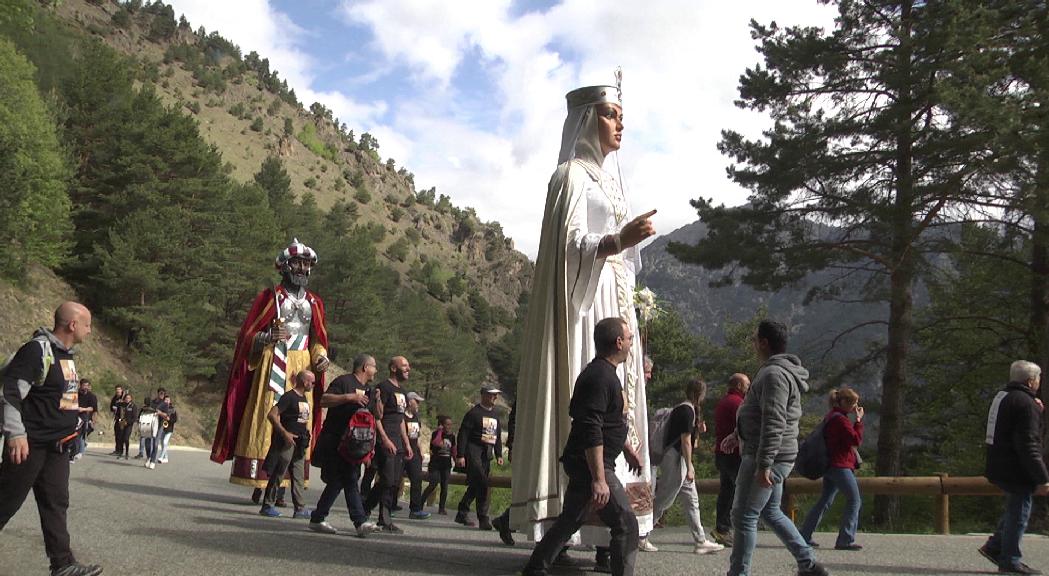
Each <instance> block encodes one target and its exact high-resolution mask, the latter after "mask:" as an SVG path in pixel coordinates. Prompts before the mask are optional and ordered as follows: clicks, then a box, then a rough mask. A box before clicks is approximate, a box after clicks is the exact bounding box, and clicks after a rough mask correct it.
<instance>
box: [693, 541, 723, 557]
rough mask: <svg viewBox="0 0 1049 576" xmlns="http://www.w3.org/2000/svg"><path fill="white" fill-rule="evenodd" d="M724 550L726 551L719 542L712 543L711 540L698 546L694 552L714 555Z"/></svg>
mask: <svg viewBox="0 0 1049 576" xmlns="http://www.w3.org/2000/svg"><path fill="white" fill-rule="evenodd" d="M724 549H725V547H724V546H722V545H721V544H718V543H717V542H711V541H710V540H704V541H702V542H700V543H699V544H696V547H695V548H694V549H693V550H692V551H693V552H695V553H696V554H713V553H714V552H718V551H719V550H724Z"/></svg>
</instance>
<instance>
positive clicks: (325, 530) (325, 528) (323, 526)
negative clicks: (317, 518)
mask: <svg viewBox="0 0 1049 576" xmlns="http://www.w3.org/2000/svg"><path fill="white" fill-rule="evenodd" d="M310 530H313V531H314V532H320V533H321V534H338V533H339V531H338V530H336V529H335V527H334V526H332V525H331V524H328V523H327V522H310Z"/></svg>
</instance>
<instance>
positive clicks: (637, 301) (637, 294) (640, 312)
mask: <svg viewBox="0 0 1049 576" xmlns="http://www.w3.org/2000/svg"><path fill="white" fill-rule="evenodd" d="M634 308H637V319H638V323H640V324H641V325H642V326H644V325H645V324H648V323H649V321H651V320H652V319H654V318H655V317H657V316H659V313H660V311H661V310H660V308H659V304H657V303H656V295H655V293H654V292H652V290H649V289H648V288H647V287H645V288H636V289H635V290H634Z"/></svg>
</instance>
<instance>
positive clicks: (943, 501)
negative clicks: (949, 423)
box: [448, 473, 1002, 534]
mask: <svg viewBox="0 0 1049 576" xmlns="http://www.w3.org/2000/svg"><path fill="white" fill-rule="evenodd" d="M856 482H857V484H859V486H860V493H861V494H873V495H881V496H933V497H935V498H936V527H935V528H936V532H937V533H938V534H950V533H951V502H950V497H951V496H1001V495H1002V490H1001V489H1000V488H998V487H997V486H995V485H994V484H991V483H990V482H988V481H987V479H986V478H984V477H982V476H950V475H948V474H939V475H937V476H859V477H857V478H856ZM448 483H449V484H458V485H460V486H465V485H466V475H465V474H459V473H455V474H452V475H451V477H450V478H449V480H448ZM489 485H490V486H491V487H492V488H509V487H510V477H509V476H492V477H490V478H489ZM696 488H697V489H698V491H699V493H700V494H717V493H718V489H719V488H720V483H719V481H718V480H717V479H710V478H701V479H698V480H696ZM822 491H823V481H822V480H809V479H807V478H796V477H791V478H787V483H786V485H785V486H784V490H783V492H784V493H783V509H784V510H785V511H786V512H787V513H788V514H789V515H790V517H791V519H793V518H794V517H795V516H796V515H797V510H798V508H797V505H796V503H795V500H794V497H795V496H797V495H799V494H819V493H820V492H822Z"/></svg>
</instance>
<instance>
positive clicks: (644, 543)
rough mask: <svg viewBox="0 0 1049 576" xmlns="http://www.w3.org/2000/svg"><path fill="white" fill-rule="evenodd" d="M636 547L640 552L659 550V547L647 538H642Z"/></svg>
mask: <svg viewBox="0 0 1049 576" xmlns="http://www.w3.org/2000/svg"><path fill="white" fill-rule="evenodd" d="M637 549H638V550H640V551H642V552H659V548H656V547H655V545H654V544H652V543H651V542H649V541H648V538H642V539H641V540H640V541H639V542H638V544H637Z"/></svg>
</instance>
